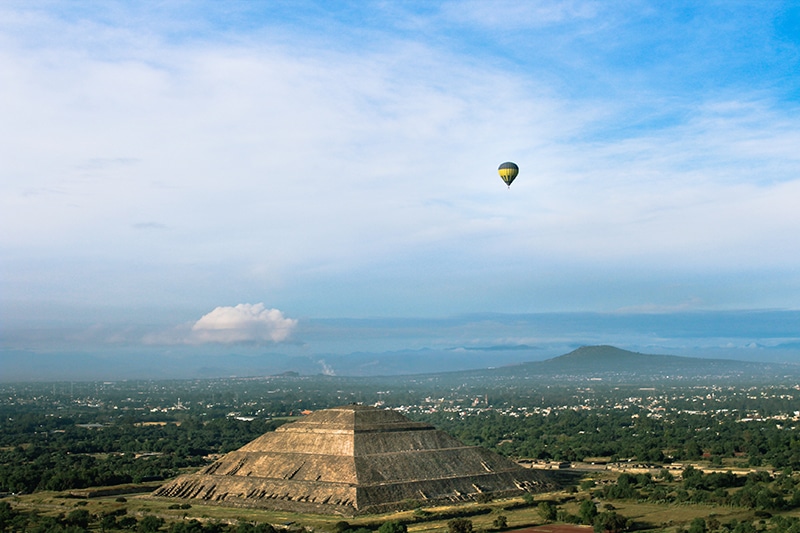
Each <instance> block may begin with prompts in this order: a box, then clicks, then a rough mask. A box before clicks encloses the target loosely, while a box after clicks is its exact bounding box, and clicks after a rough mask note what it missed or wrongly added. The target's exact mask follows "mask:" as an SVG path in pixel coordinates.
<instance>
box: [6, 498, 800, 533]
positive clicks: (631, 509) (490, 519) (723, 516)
mask: <svg viewBox="0 0 800 533" xmlns="http://www.w3.org/2000/svg"><path fill="white" fill-rule="evenodd" d="M589 497H590V495H589V494H588V493H586V492H583V491H580V492H578V493H574V492H573V493H568V492H563V491H562V492H553V493H547V494H540V495H537V496H536V501H535V503H534V505H531V506H524V505H522V499H520V498H516V499H504V500H496V501H492V502H489V503H485V504H461V505H455V506H441V507H425V508H423V509H417V510H415V511H414V510H409V511H402V512H394V513H387V514H381V515H365V516H358V517H342V516H338V515H313V514H300V513H292V512H285V511H270V510H263V509H243V508H231V507H223V506H219V505H207V504H202V503H196V502H190V504H191V506H190V507H189V508H187V509H180V508H175V507H176V502H175V501H174V500H169V499H157V498H151V497H150V495H149V493H139V494H126V495H124V496H123V497H122V498H120V497H119V496H103V497H95V498H74V497H70V496H69V493H67V492H64V493H58V492H39V493H35V494H31V495H22V496H13V497H10V498H8V499H6V501H8V502H9V503H11V504H12V505H13V506H14V507H15V508H17V509H19V510H20V511H27V512H31V511H35V512H38V513H41V514H47V515H51V516H57V515H59V514H62V513H63V514H68V513H69V512H70V511H72V510H74V509H76V508H81V509H86V510H87V511H88V512H90V513H92V514H94V515H98V516H101V515H103V514H109V513H113V512H114V511H118V510H121V509H126V510H127V514H128V515H129V516H134V517H137V518H139V519H141V518H142V517H144V516H146V515H155V516H158V517H161V518H163V519H164V520H165V521H166V522H167V523H168V524H169V523H171V522H176V521H181V520H189V519H196V520H199V521H201V522H205V521H218V522H222V523H228V524H236V523H241V522H250V523H270V524H273V525H274V526H276V527H279V526H286V527H288V526H303V527H305V528H307V529H310V530H315V531H335V530H336V524H337V522H340V521H342V520H345V521H347V522H348V523H349V524H350V525H351V527H352V528H358V527H367V528H370V529H377V528H378V526H380V525H381V524H382V523H384V522H386V521H389V520H397V521H402V522H405V523H407V524H408V530H409V531H410V532H412V533H428V532H431V533H432V532H445V531H447V522H448V519H446V518H445V519H437V518H436V516H437V515H440V516H441V515H446V514H448V513H450V514H452V513H453V512H459V513H464V514H467V515H468V516H465V518H468V519H469V520H471V521H472V523H473V526H474V529H475V530H476V531H492V530H496V527H495V525H494V521H495V519H497V517H498V516H500V515H502V516H505V517H506V519H507V528H506V530H513V529H521V528H525V527H531V526H536V525H542V524H544V523H545V521H544V520H543V519H542V517H541V515H540V514H539V511H538V509H537V507H536V504H538V503H539V502H543V501H548V502H551V503H554V504H557V505H558V507H559V509H561V510H563V511H566V512H567V513H570V514H578V512H579V507H580V504H581V502H583V501H584V500H585V499H587V498H589ZM123 499H124V501H122V500H123ZM181 503H185V502H181ZM170 507H172V508H170ZM600 507H601V509H602V508H603V504H601V505H600ZM613 508H614V509H615V510H616V512H618V513H620V514H622V515H624V516H625V517H627V518H629V519H631V520H632V521H633V528H634V529H635V530H639V531H646V530H658V531H667V532H671V531H679V530H682V529H684V528H686V527H688V525H689V524H690V523H691V521H692V520H693V519H695V518H698V517H700V518H704V519H709V518H714V519H716V520H717V521H718V522H719V523H723V524H724V523H727V522H730V521H732V520H736V521H739V522H747V521H750V522H753V521H756V516H755V514H754V512H753V511H751V510H747V509H743V508H737V507H722V506H713V505H699V504H655V503H638V502H635V501H614V502H613ZM486 509H489V510H490V512H486ZM471 511H475V514H471ZM791 514H793V515H795V516H796V515H797V513H791Z"/></svg>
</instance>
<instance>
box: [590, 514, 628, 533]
mask: <svg viewBox="0 0 800 533" xmlns="http://www.w3.org/2000/svg"><path fill="white" fill-rule="evenodd" d="M629 527H630V521H629V520H628V519H627V518H625V517H624V516H622V515H621V514H618V513H617V512H616V511H604V512H602V513H600V514H598V515H597V516H596V517H595V519H594V531H595V533H620V532H621V531H625V530H627V529H628V528H629Z"/></svg>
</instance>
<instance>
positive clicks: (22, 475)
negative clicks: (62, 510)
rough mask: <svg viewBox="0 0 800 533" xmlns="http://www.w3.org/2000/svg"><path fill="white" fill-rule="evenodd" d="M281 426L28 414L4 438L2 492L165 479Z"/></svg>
mask: <svg viewBox="0 0 800 533" xmlns="http://www.w3.org/2000/svg"><path fill="white" fill-rule="evenodd" d="M280 424H282V422H281V421H265V420H253V421H251V422H244V421H239V420H235V419H228V418H222V419H215V420H210V421H208V422H202V421H200V420H198V419H195V418H191V417H189V418H187V419H185V420H184V421H183V422H182V423H181V424H180V425H177V424H166V425H154V426H153V425H135V424H131V423H125V422H122V423H119V424H114V425H110V426H107V427H102V428H93V429H90V428H84V427H79V426H76V425H75V421H74V420H72V419H70V418H59V419H56V418H54V417H49V416H41V415H35V414H33V413H28V414H26V415H25V416H22V417H20V419H19V420H11V421H6V423H5V424H4V427H3V428H2V433H0V435H2V436H0V439H1V440H2V446H3V447H2V448H0V492H20V493H30V492H33V491H36V490H66V489H80V488H86V487H95V486H104V485H118V484H124V483H139V482H142V481H152V480H161V479H166V478H168V477H172V476H175V475H177V474H178V472H179V470H180V469H182V468H186V467H190V466H199V465H202V464H205V463H207V462H208V460H207V459H204V457H206V456H208V455H210V454H218V453H226V452H228V451H231V450H234V449H236V448H239V447H241V446H243V445H244V444H246V443H247V442H249V441H251V440H253V439H254V438H256V437H257V436H259V435H261V434H263V433H265V432H267V431H271V430H274V429H275V428H276V427H278V426H279V425H280Z"/></svg>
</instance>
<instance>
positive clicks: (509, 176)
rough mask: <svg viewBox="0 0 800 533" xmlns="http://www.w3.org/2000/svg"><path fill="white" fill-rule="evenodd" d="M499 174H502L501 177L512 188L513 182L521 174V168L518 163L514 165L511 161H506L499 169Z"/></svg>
mask: <svg viewBox="0 0 800 533" xmlns="http://www.w3.org/2000/svg"><path fill="white" fill-rule="evenodd" d="M497 173H498V174H500V177H501V178H502V179H503V181H504V182H505V183H506V185H508V186H509V187H511V182H512V181H514V178H516V177H517V174H519V167H518V166H517V164H516V163H512V162H511V161H506V162H505V163H503V164H502V165H500V167H499V168H498V169H497Z"/></svg>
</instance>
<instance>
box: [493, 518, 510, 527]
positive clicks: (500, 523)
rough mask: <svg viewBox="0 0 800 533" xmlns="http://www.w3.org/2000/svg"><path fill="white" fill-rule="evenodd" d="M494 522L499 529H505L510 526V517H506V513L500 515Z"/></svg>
mask: <svg viewBox="0 0 800 533" xmlns="http://www.w3.org/2000/svg"><path fill="white" fill-rule="evenodd" d="M492 524H493V525H494V527H495V528H497V529H505V528H507V527H508V518H506V517H505V515H498V516H497V518H495V519H494V522H492Z"/></svg>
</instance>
